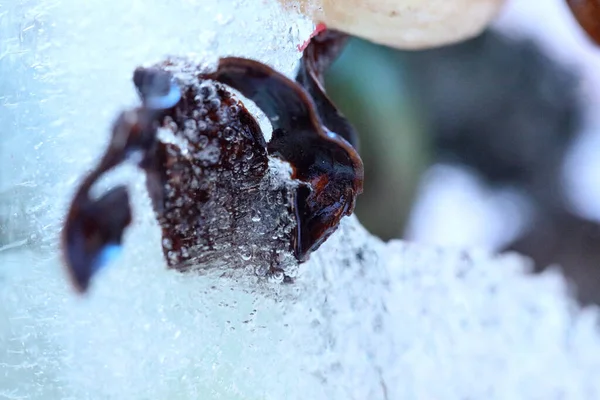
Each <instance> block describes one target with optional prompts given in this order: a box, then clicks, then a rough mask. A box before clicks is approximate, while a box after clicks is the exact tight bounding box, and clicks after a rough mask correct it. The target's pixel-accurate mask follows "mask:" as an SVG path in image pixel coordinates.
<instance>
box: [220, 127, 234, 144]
mask: <svg viewBox="0 0 600 400" xmlns="http://www.w3.org/2000/svg"><path fill="white" fill-rule="evenodd" d="M234 137H235V130H234V129H233V128H230V127H227V128H225V129H223V139H225V140H227V141H230V140H233V138H234Z"/></svg>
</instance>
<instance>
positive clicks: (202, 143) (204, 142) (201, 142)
mask: <svg viewBox="0 0 600 400" xmlns="http://www.w3.org/2000/svg"><path fill="white" fill-rule="evenodd" d="M196 144H197V145H198V147H200V148H201V149H203V148H205V147H206V146H208V138H207V137H206V136H204V135H200V136H198V138H196Z"/></svg>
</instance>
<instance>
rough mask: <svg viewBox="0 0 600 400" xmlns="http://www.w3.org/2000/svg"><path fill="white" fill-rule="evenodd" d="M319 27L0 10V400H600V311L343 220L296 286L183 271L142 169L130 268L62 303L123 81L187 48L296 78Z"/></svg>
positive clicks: (478, 259)
mask: <svg viewBox="0 0 600 400" xmlns="http://www.w3.org/2000/svg"><path fill="white" fill-rule="evenodd" d="M311 29H312V25H311V24H310V23H309V22H308V21H304V20H302V19H300V18H298V17H297V16H293V15H288V14H283V13H281V12H280V10H279V8H277V6H276V5H275V4H271V3H268V2H262V1H241V0H240V1H224V0H215V1H207V0H203V1H183V0H182V1H179V2H173V1H170V0H162V1H161V0H145V1H129V2H119V1H114V0H111V1H106V0H104V1H99V0H93V1H86V2H83V1H75V0H72V1H67V0H63V1H60V0H56V1H50V0H43V1H42V0H39V1H34V0H31V1H27V0H22V1H16V0H15V1H6V0H4V1H0V104H1V106H0V121H2V126H1V127H0V135H1V139H2V141H1V146H2V147H0V149H1V152H2V153H1V157H0V163H1V164H0V193H1V195H0V201H1V202H0V217H1V218H2V228H3V230H2V236H1V237H0V399H11V400H12V399H27V400H31V399H49V400H54V399H78V400H86V399H315V400H319V399H344V400H345V399H357V400H363V399H373V400H377V399H402V400H404V399H444V400H445V399H465V398H470V399H521V398H522V399H555V398H556V399H558V398H560V399H578V400H579V399H597V398H600V379H599V378H600V376H599V374H600V372H598V371H600V368H599V367H600V340H599V336H598V328H597V324H598V312H597V310H596V309H592V308H590V309H586V310H580V309H578V308H577V307H576V306H575V304H574V302H573V301H572V300H571V298H570V297H569V296H568V294H567V288H566V287H565V284H564V282H563V280H562V278H561V277H560V275H559V274H558V273H555V272H554V271H550V272H548V273H546V274H544V275H542V276H537V277H533V276H529V275H527V274H526V270H527V262H526V260H523V259H522V258H519V257H518V256H516V255H505V256H493V255H489V254H484V253H477V252H471V253H465V252H460V251H455V250H442V249H438V248H431V247H427V246H418V245H409V244H406V243H402V242H398V241H394V242H391V243H388V244H384V243H382V242H380V241H378V240H376V239H374V238H373V237H371V236H370V235H369V234H368V233H367V232H366V231H365V230H364V229H363V228H362V227H361V226H360V225H359V223H358V221H357V220H356V219H355V218H354V217H351V218H346V219H344V221H343V223H342V226H341V228H340V230H339V231H338V232H336V233H335V234H334V235H333V236H332V237H331V239H330V240H329V241H327V242H326V243H325V244H324V245H323V246H322V248H321V249H320V250H319V251H318V252H316V253H315V254H313V256H312V258H311V260H310V261H309V262H308V263H307V264H304V265H303V266H302V267H301V269H300V271H299V276H298V277H297V279H296V282H295V283H294V284H293V285H282V284H281V283H279V282H277V281H276V280H273V281H262V280H258V279H256V278H255V277H254V278H253V277H252V275H251V274H248V275H243V274H239V275H236V276H232V277H221V276H220V271H218V270H214V271H207V272H206V274H204V275H203V276H197V275H193V274H180V273H177V272H175V271H172V270H168V269H166V268H165V262H164V260H163V256H162V251H161V237H160V231H159V229H158V226H157V224H156V221H155V220H154V217H153V215H152V213H151V208H150V204H149V200H148V198H147V196H146V192H145V190H144V183H143V177H142V176H141V174H140V173H139V172H138V171H136V170H134V169H133V168H124V169H122V170H120V171H118V172H117V175H116V176H115V177H113V178H114V180H115V181H116V180H118V181H126V182H131V183H132V189H133V200H134V203H135V204H134V212H135V215H134V218H135V222H134V224H133V226H132V228H131V229H129V230H128V231H127V235H126V238H125V244H126V245H125V246H124V248H123V254H122V255H121V256H120V258H119V259H118V260H115V261H114V262H113V263H112V264H111V265H110V267H108V268H105V269H104V270H103V271H101V272H100V273H99V275H98V277H97V279H96V280H95V281H94V285H93V288H92V291H91V293H90V294H89V295H88V296H86V297H84V298H80V297H76V296H75V295H74V294H73V292H72V290H71V288H70V286H69V282H68V280H67V278H66V274H64V272H63V270H62V267H61V259H60V256H59V254H58V251H57V246H58V242H57V237H58V229H59V227H60V225H61V223H62V218H63V215H64V212H65V209H66V206H67V204H68V202H69V200H70V198H71V196H72V194H73V191H74V190H75V188H76V185H77V184H78V182H79V179H80V178H81V176H82V174H83V173H84V172H85V171H86V170H87V169H88V168H90V167H91V166H92V165H93V162H94V161H96V159H97V157H98V156H99V155H100V154H101V151H102V150H103V146H104V145H105V144H106V142H107V140H108V137H109V135H108V131H109V127H110V125H111V123H112V121H113V118H114V117H115V116H116V114H117V112H118V111H120V110H121V109H122V108H124V107H130V106H132V105H134V104H136V103H137V100H136V96H135V92H134V90H133V86H132V84H131V82H130V78H131V74H132V71H133V69H134V68H135V67H136V66H137V65H139V64H148V63H150V64H151V63H154V62H157V61H160V60H161V59H162V58H164V57H165V56H167V55H187V54H188V53H190V52H197V53H198V54H197V56H198V57H200V58H206V57H209V58H210V57H216V56H218V55H225V54H233V55H242V56H252V57H254V58H258V59H260V60H261V61H264V62H267V63H269V64H271V65H272V66H274V67H276V68H278V69H279V70H282V71H283V72H285V73H287V74H291V73H292V72H293V69H294V65H295V62H296V61H297V58H298V56H299V54H298V53H297V50H296V45H297V44H299V43H301V42H302V41H303V40H304V39H305V38H306V37H308V34H309V32H310V31H311ZM269 167H270V168H271V169H272V171H273V176H275V175H279V176H280V178H281V179H284V178H285V176H286V174H289V167H286V166H285V165H280V164H277V163H276V162H272V164H271V165H270V166H269ZM111 179H112V178H111ZM111 182H112V181H111ZM258 211H259V212H258V213H257V214H256V215H252V216H251V218H252V219H256V218H259V219H260V218H261V215H260V211H261V210H258ZM6 227H8V228H9V229H8V230H6V229H5V228H6ZM5 232H6V234H5ZM238 250H239V253H238V254H240V256H241V257H247V252H246V251H247V248H246V249H244V248H240V249H238Z"/></svg>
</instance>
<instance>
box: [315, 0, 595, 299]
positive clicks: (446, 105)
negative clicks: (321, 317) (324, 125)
mask: <svg viewBox="0 0 600 400" xmlns="http://www.w3.org/2000/svg"><path fill="white" fill-rule="evenodd" d="M540 7H541V8H540ZM540 7H538V4H537V3H536V5H535V6H533V5H528V4H525V2H517V1H513V2H509V5H508V7H507V9H506V10H505V11H504V13H503V15H502V16H501V18H500V19H499V21H498V23H497V24H496V25H495V26H493V27H491V28H490V29H488V30H487V31H485V32H484V33H483V34H481V35H480V36H478V37H476V38H474V39H472V40H469V41H467V42H463V43H460V44H457V45H453V46H449V47H444V48H440V49H434V50H427V51H416V52H415V51H410V52H409V51H398V50H392V49H389V48H385V47H382V46H376V45H373V44H371V43H368V42H365V41H362V40H358V39H354V40H352V42H351V43H350V45H349V46H348V47H347V49H346V50H345V52H344V54H343V55H342V57H341V58H340V59H339V60H338V62H337V63H336V64H335V65H334V67H333V68H332V69H331V70H330V71H329V74H328V76H327V79H326V84H327V91H328V93H329V94H330V96H331V97H332V98H333V100H334V102H335V103H336V104H338V105H339V107H340V109H341V110H342V112H343V113H344V114H345V115H346V116H347V117H348V118H349V119H350V120H351V122H352V123H353V124H354V125H355V126H356V128H357V130H358V131H359V133H360V146H361V148H360V153H361V155H362V157H363V161H364V164H365V191H364V194H363V195H362V196H361V197H360V198H359V200H358V203H357V211H356V213H357V215H358V217H359V219H360V220H361V222H362V223H363V224H364V225H365V227H366V228H367V229H369V230H370V231H371V232H372V233H373V234H375V235H377V236H379V237H380V238H381V239H383V240H389V239H392V238H402V239H406V240H411V241H418V242H425V243H430V244H434V245H443V246H453V247H460V248H478V249H485V250H489V251H511V250H514V251H518V252H520V253H522V254H525V255H527V256H529V257H531V258H532V259H533V261H534V262H535V271H536V272H539V271H542V270H544V269H545V268H547V267H550V266H557V265H558V266H559V268H561V270H562V271H563V272H564V274H565V276H566V277H567V278H568V279H569V281H570V283H571V284H572V287H573V289H574V290H575V292H576V293H577V297H578V299H579V300H580V301H581V302H582V303H583V304H588V303H596V304H600V225H599V223H598V220H599V217H600V213H598V208H599V205H600V195H599V194H600V179H598V178H599V176H597V175H598V172H595V171H600V162H597V161H596V159H598V157H595V153H596V152H597V151H600V146H599V144H600V142H599V140H598V137H599V136H600V135H598V134H599V133H600V129H599V127H600V125H599V124H598V122H597V116H596V115H594V114H595V113H597V112H596V110H597V107H596V105H597V96H598V90H597V88H598V85H597V84H596V83H595V82H596V80H597V78H598V72H596V71H600V69H594V66H596V67H597V66H598V61H597V60H598V57H597V56H598V53H600V48H599V49H596V48H594V47H593V46H592V45H591V44H590V42H589V40H588V38H587V37H586V36H585V35H584V34H583V32H582V31H581V29H580V28H579V27H578V26H577V25H576V23H575V22H574V20H573V19H572V17H571V16H570V14H569V11H568V9H567V8H566V6H565V5H563V4H562V3H558V2H555V1H553V2H544V5H543V6H542V5H540Z"/></svg>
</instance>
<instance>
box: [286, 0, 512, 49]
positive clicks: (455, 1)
mask: <svg viewBox="0 0 600 400" xmlns="http://www.w3.org/2000/svg"><path fill="white" fill-rule="evenodd" d="M279 1H280V2H282V3H283V4H284V5H285V6H286V7H290V8H293V9H299V11H300V12H301V13H303V14H305V15H307V16H309V17H310V18H312V19H313V21H314V22H315V23H324V24H325V25H327V27H328V28H334V29H337V30H340V31H343V32H347V33H349V34H352V35H354V36H358V37H361V38H364V39H368V40H370V41H373V42H375V43H380V44H384V45H388V46H393V47H397V48H401V49H423V48H428V47H435V46H440V45H445V44H450V43H454V42H458V41H461V40H465V39H468V38H470V37H472V36H475V35H477V34H478V33H479V32H481V31H482V30H483V29H484V28H485V27H486V26H487V25H488V24H489V23H490V22H491V20H492V19H493V18H494V17H495V16H496V15H497V13H498V11H499V10H500V8H501V6H502V4H504V2H505V0H279Z"/></svg>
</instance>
